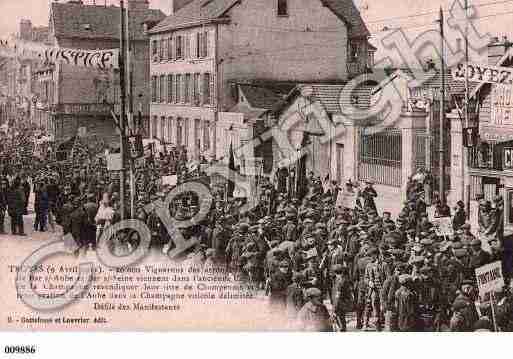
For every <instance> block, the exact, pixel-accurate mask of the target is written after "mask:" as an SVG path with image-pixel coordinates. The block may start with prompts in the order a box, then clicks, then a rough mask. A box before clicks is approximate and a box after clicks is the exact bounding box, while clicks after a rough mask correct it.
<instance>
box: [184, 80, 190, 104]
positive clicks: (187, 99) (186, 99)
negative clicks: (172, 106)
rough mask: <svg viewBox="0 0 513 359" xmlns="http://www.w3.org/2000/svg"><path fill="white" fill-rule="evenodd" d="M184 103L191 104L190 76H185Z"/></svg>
mask: <svg viewBox="0 0 513 359" xmlns="http://www.w3.org/2000/svg"><path fill="white" fill-rule="evenodd" d="M183 92H184V102H185V103H189V102H191V74H186V75H185V89H184V91H183Z"/></svg>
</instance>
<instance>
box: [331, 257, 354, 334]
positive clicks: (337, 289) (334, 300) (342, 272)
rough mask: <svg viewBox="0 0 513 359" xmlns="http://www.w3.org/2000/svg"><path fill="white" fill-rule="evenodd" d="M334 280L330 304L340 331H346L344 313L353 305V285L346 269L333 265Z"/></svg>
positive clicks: (339, 265)
mask: <svg viewBox="0 0 513 359" xmlns="http://www.w3.org/2000/svg"><path fill="white" fill-rule="evenodd" d="M332 271H333V273H334V274H335V278H334V280H333V287H332V288H331V304H332V305H333V313H334V314H335V318H336V321H337V324H338V326H339V328H340V331H342V332H345V331H346V312H347V311H348V310H350V309H348V307H349V306H352V304H353V285H352V283H351V281H350V279H349V271H348V269H347V267H343V266H342V265H341V264H335V265H334V266H333V268H332Z"/></svg>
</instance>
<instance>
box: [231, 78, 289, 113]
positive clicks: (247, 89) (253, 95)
mask: <svg viewBox="0 0 513 359" xmlns="http://www.w3.org/2000/svg"><path fill="white" fill-rule="evenodd" d="M239 87H240V90H241V91H242V93H243V94H244V97H245V98H246V100H247V101H248V102H249V105H250V106H251V107H253V108H255V109H265V110H269V109H271V108H272V107H273V106H274V105H275V104H276V102H278V101H279V100H281V99H283V97H284V96H286V95H287V93H284V92H281V91H279V90H277V89H276V88H269V87H262V86H256V85H249V84H239Z"/></svg>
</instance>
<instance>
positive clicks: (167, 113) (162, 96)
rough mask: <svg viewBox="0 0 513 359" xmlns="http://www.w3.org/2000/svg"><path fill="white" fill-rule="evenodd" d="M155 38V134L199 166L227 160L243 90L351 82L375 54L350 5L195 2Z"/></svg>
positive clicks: (347, 0)
mask: <svg viewBox="0 0 513 359" xmlns="http://www.w3.org/2000/svg"><path fill="white" fill-rule="evenodd" d="M150 36H151V56H152V57H151V61H152V63H151V77H152V101H151V102H152V104H151V134H152V136H153V137H154V138H158V139H159V140H161V142H163V143H171V144H173V145H175V146H185V147H186V148H187V150H188V153H189V154H190V156H189V157H191V158H197V159H199V158H202V157H205V158H210V159H214V158H221V157H227V156H226V153H227V151H228V149H229V143H231V142H230V141H226V136H225V131H224V129H227V128H229V127H230V126H225V125H223V124H221V122H222V119H221V118H220V113H227V112H231V109H232V108H233V107H234V106H236V105H237V104H238V103H239V100H240V99H239V97H238V96H237V88H238V87H237V86H238V85H237V83H238V82H241V81H252V80H255V79H258V80H262V81H271V82H276V81H288V82H311V81H319V82H321V81H336V80H347V79H348V78H349V77H350V76H353V75H356V74H357V73H361V72H363V71H364V70H365V69H366V68H367V65H368V64H369V62H371V56H370V55H369V53H371V54H372V51H373V50H372V48H371V47H370V45H369V44H368V41H367V37H368V36H369V32H368V30H367V28H366V26H365V24H364V23H363V21H362V19H361V17H360V14H359V13H358V10H357V9H356V7H355V6H354V4H353V2H352V1H351V0H330V1H328V0H323V1H321V0H319V1H311V0H297V1H282V0H279V1H278V0H265V1H221V0H212V1H202V0H194V1H191V2H190V3H188V4H187V5H185V6H184V7H183V8H181V9H179V10H178V11H177V12H176V13H175V14H173V15H171V16H169V17H168V18H166V19H165V20H164V21H162V22H161V23H160V24H158V25H157V26H155V27H154V28H153V29H152V30H151V31H150ZM271 90H272V89H271ZM224 116H225V117H226V116H231V115H224ZM234 116H236V115H234ZM231 118H232V119H233V118H234V117H233V116H231ZM236 122H237V121H236ZM242 127H243V128H242V129H241V130H242V131H243V132H245V133H246V132H247V130H248V129H247V128H246V127H245V126H242ZM250 129H251V128H250ZM251 130H252V129H251ZM243 137H245V136H238V138H243ZM232 142H233V141H232ZM232 144H233V143H232ZM238 145H240V144H233V146H235V147H237V146H238Z"/></svg>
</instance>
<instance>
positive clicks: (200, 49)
mask: <svg viewBox="0 0 513 359" xmlns="http://www.w3.org/2000/svg"><path fill="white" fill-rule="evenodd" d="M196 57H208V31H205V32H198V33H197V34H196Z"/></svg>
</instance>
